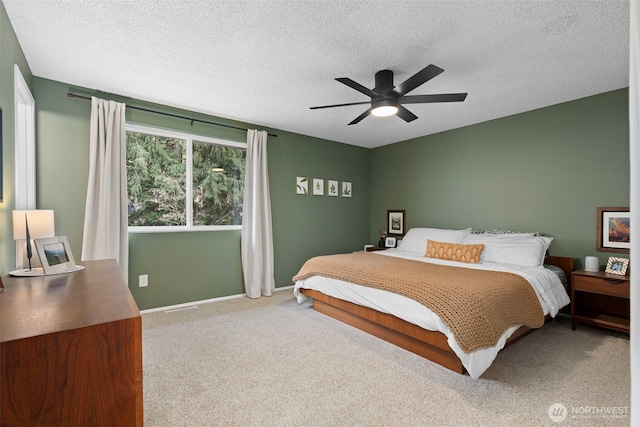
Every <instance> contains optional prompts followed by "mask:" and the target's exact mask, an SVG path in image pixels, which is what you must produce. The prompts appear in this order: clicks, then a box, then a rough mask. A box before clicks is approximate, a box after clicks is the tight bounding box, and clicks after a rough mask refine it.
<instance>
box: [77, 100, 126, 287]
mask: <svg viewBox="0 0 640 427" xmlns="http://www.w3.org/2000/svg"><path fill="white" fill-rule="evenodd" d="M124 113H125V104H120V103H117V102H114V101H106V100H104V99H98V98H96V97H92V98H91V127H90V135H89V144H90V152H89V183H88V186H87V202H86V206H85V214H84V234H83V236H82V260H83V261H86V260H95V259H115V260H116V261H117V262H118V264H119V265H120V270H122V275H123V276H124V279H125V281H128V275H127V270H128V258H129V249H128V240H127V239H128V238H127V169H126V149H125V143H126V142H125V141H126V140H125V130H124V126H125V114H124Z"/></svg>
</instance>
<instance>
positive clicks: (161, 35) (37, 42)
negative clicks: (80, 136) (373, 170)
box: [2, 0, 629, 147]
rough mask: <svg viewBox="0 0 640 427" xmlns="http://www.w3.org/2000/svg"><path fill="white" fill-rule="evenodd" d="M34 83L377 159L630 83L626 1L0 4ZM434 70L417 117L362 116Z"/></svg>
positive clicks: (55, 0) (68, 0) (7, 0)
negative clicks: (362, 150)
mask: <svg viewBox="0 0 640 427" xmlns="http://www.w3.org/2000/svg"><path fill="white" fill-rule="evenodd" d="M2 2H3V3H4V5H5V8H6V10H7V13H8V15H9V19H10V21H11V23H12V25H13V27H14V29H15V31H16V34H17V37H18V40H19V42H20V45H21V46H22V49H23V50H24V53H25V56H26V58H27V61H28V63H29V66H30V67H31V71H32V72H33V74H34V75H36V76H39V77H44V78H47V79H52V80H57V81H61V82H65V83H68V84H70V85H76V86H83V87H87V88H90V89H96V90H100V91H105V92H111V93H116V94H120V95H124V96H128V97H132V98H136V99H141V100H145V101H151V102H158V103H162V104H166V105H170V106H175V107H180V108H185V109H188V110H192V111H197V112H202V113H207V114H211V115H215V116H220V117H225V118H230V119H235V120H240V121H244V122H248V123H254V124H257V125H261V126H267V127H273V128H277V129H283V130H287V131H292V132H297V133H301V134H305V135H311V136H316V137H319V138H325V139H329V140H334V141H339V142H344V143H348V144H353V145H358V146H363V147H377V146H381V145H385V144H390V143H393V142H397V141H402V140H406V139H410V138H414V137H418V136H422V135H427V134H432V133H436V132H441V131H445V130H449V129H454V128H459V127H462V126H466V125H470V124H473V123H479V122H483V121H487V120H491V119H495V118H499V117H504V116H508V115H512V114H516V113H520V112H524V111H528V110H532V109H536V108H541V107H545V106H548V105H552V104H557V103H560V102H565V101H569V100H573V99H578V98H582V97H585V96H590V95H594V94H598V93H602V92H606V91H610V90H615V89H619V88H623V87H627V86H628V78H629V77H628V76H629V72H628V62H629V60H628V51H629V1H628V0H602V1H582V0H581V1H569V0H567V1H562V0H554V1H524V0H522V1H516V0H510V1H472V0H467V1H344V0H343V1H338V0H336V1H304V0H303V1H222V0H220V1H207V0H193V1H186V0H185V1H165V0H137V1H121V0H117V1H116V0H93V1H79V0H40V1H35V0H2ZM429 64H435V65H437V66H439V67H441V68H443V69H444V70H445V71H444V73H442V74H440V75H439V76H437V77H435V78H434V79H432V80H430V81H429V82H427V83H425V84H424V85H422V86H420V87H418V88H417V89H416V90H414V91H413V92H411V95H422V94H433V93H451V92H467V93H468V94H469V95H468V96H467V99H466V100H465V101H464V102H462V103H440V104H422V105H420V104H416V105H408V106H407V108H408V109H409V110H410V111H412V112H413V113H414V114H416V115H417V116H418V117H419V118H418V119H417V120H414V121H413V122H411V123H406V122H404V121H403V120H401V119H400V118H398V117H395V116H394V117H388V118H374V117H372V116H370V117H367V118H365V119H364V120H363V121H361V122H360V123H359V124H357V125H352V126H347V124H348V123H349V122H350V121H351V120H352V119H354V118H355V117H357V116H358V115H360V114H361V113H362V112H363V111H365V110H366V109H367V106H366V105H364V106H362V105H360V106H350V107H342V108H335V109H324V110H315V111H312V110H310V109H309V107H312V106H317V105H326V104H339V103H347V102H358V101H367V97H366V96H364V95H362V94H360V93H358V92H356V91H355V90H353V89H351V88H349V87H347V86H345V85H343V84H341V83H339V82H337V81H335V80H334V78H336V77H349V78H351V79H353V80H355V81H356V82H358V83H361V84H362V85H364V86H367V87H370V88H373V86H374V80H373V76H374V74H375V72H376V71H379V70H381V69H390V70H392V71H393V72H394V73H395V82H396V84H398V83H400V82H402V81H404V80H405V79H407V78H408V77H410V76H411V75H413V74H414V73H416V72H418V71H419V70H421V69H422V68H424V67H425V66H427V65H429Z"/></svg>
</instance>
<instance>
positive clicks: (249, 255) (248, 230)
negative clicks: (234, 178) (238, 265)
mask: <svg viewBox="0 0 640 427" xmlns="http://www.w3.org/2000/svg"><path fill="white" fill-rule="evenodd" d="M241 250H242V272H243V274H244V289H245V292H246V293H247V296H248V297H249V298H259V297H260V296H261V295H264V296H271V293H272V292H273V290H274V289H275V279H274V276H273V232H272V228H271V198H270V196H269V173H268V169H267V132H264V131H261V132H258V131H257V130H252V129H250V130H249V131H248V134H247V161H246V168H245V180H244V203H243V206H242V246H241Z"/></svg>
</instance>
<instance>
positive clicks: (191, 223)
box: [126, 124, 246, 231]
mask: <svg viewBox="0 0 640 427" xmlns="http://www.w3.org/2000/svg"><path fill="white" fill-rule="evenodd" d="M126 130H127V196H128V211H129V230H130V231H159V230H162V231H164V230H167V231H168V230H171V229H177V230H185V229H198V230H200V229H203V228H206V229H220V228H240V226H241V225H242V197H243V193H244V168H245V159H246V144H244V143H240V142H233V141H225V140H220V139H215V138H209V137H204V136H196V135H191V134H187V133H181V132H175V131H169V130H162V129H155V128H150V127H144V126H138V125H131V124H128V125H127V128H126Z"/></svg>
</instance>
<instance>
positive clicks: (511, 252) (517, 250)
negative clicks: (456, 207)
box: [464, 234, 553, 267]
mask: <svg viewBox="0 0 640 427" xmlns="http://www.w3.org/2000/svg"><path fill="white" fill-rule="evenodd" d="M552 240H553V237H546V236H521V235H520V236H515V235H492V236H488V235H484V234H469V235H467V236H466V238H465V240H464V243H465V244H480V243H483V244H484V250H483V251H482V254H481V255H480V262H481V263H482V262H499V263H503V264H517V265H525V266H530V267H536V266H539V265H542V263H543V262H544V257H545V255H546V253H547V249H549V245H550V244H551V241H552Z"/></svg>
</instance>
